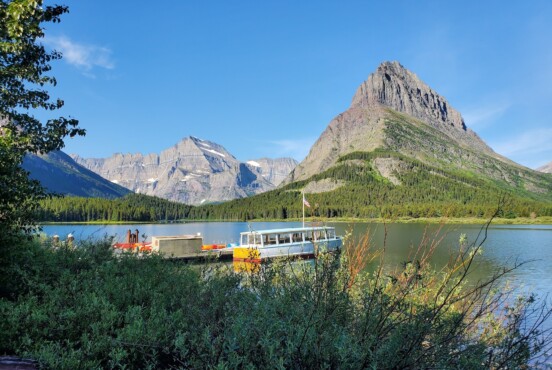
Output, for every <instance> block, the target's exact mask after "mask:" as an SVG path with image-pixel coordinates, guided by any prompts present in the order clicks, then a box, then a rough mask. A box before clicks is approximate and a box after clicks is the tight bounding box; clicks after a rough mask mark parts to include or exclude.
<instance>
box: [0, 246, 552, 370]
mask: <svg viewBox="0 0 552 370" xmlns="http://www.w3.org/2000/svg"><path fill="white" fill-rule="evenodd" d="M367 243H368V239H365V240H364V241H361V242H353V241H350V240H349V241H348V242H347V244H346V248H345V249H344V253H342V254H341V255H328V254H321V255H320V256H319V257H318V258H317V259H316V260H315V261H313V262H307V263H297V262H291V261H285V260H284V261H275V262H273V263H269V264H264V265H261V266H257V268H256V269H254V270H253V271H250V272H234V271H233V269H232V267H230V266H227V265H224V264H218V263H214V264H213V263H208V264H206V265H199V266H198V265H195V266H194V265H187V264H184V263H182V262H178V261H167V260H164V259H162V258H160V257H159V256H155V255H153V256H148V257H145V258H137V257H136V256H134V255H123V256H122V257H119V258H115V257H113V256H112V255H111V253H110V251H109V249H110V246H109V244H110V243H109V240H106V241H103V242H98V243H93V244H90V245H88V246H86V247H82V248H77V249H68V248H60V249H54V248H52V247H39V246H37V245H36V243H35V244H31V245H29V246H26V247H25V248H21V249H22V251H21V253H23V254H24V255H28V254H30V255H33V256H34V258H35V261H34V263H31V264H30V265H32V267H33V269H32V270H29V271H27V272H23V270H21V271H19V272H18V274H19V276H20V278H21V282H20V284H19V288H20V291H19V293H18V294H15V295H12V296H10V297H5V298H2V300H0V315H1V320H0V332H2V336H1V338H0V354H10V355H19V356H26V357H31V358H34V359H37V360H38V361H39V362H40V364H41V365H42V366H44V367H46V368H56V369H78V368H82V369H93V368H151V369H153V368H156V369H157V368H219V369H223V368H268V367H269V368H297V369H306V368H309V369H310V368H378V369H392V368H393V369H394V368H439V369H447V368H455V369H465V368H469V369H477V368H482V369H488V368H497V369H498V368H520V367H522V366H524V365H525V364H528V363H531V364H534V361H535V357H537V356H539V355H541V354H542V351H543V349H544V348H545V347H547V346H548V345H549V344H550V343H549V341H547V340H546V339H544V340H543V335H544V334H546V333H543V332H540V331H539V330H540V329H541V327H542V323H543V321H544V320H545V319H546V318H547V317H548V316H549V315H550V313H549V311H546V310H540V311H539V310H537V311H534V312H537V313H538V314H539V315H537V317H536V318H533V319H531V320H532V321H531V322H532V323H533V326H529V327H528V328H524V327H523V325H524V324H527V322H528V321H527V320H526V319H527V318H528V315H529V313H530V312H532V311H531V310H532V309H534V308H538V307H536V306H535V302H534V300H533V298H531V297H529V298H527V299H522V298H520V299H519V300H518V301H517V303H516V304H514V305H511V306H510V307H509V308H505V306H504V305H502V306H500V307H504V308H503V309H502V311H500V315H498V314H496V312H497V311H496V309H497V307H498V305H499V304H500V303H501V302H502V303H503V300H504V299H505V296H504V295H503V294H501V293H499V292H497V291H495V290H494V287H495V284H496V282H497V281H498V280H497V279H499V278H500V277H501V276H502V275H503V272H500V273H498V274H497V275H496V276H495V277H494V278H493V279H491V281H490V282H486V283H480V284H476V285H475V286H474V285H473V284H471V285H470V284H466V274H467V272H468V271H469V270H470V268H471V265H472V263H473V260H474V259H475V258H476V256H477V254H478V250H479V247H476V246H472V248H468V247H467V246H466V245H465V241H462V249H461V251H460V253H459V255H458V256H457V257H456V258H455V259H453V260H451V264H450V265H449V266H447V268H445V269H443V270H441V271H434V270H432V269H431V268H430V267H429V265H428V263H427V258H428V256H429V255H430V254H431V253H432V250H434V248H435V245H434V243H431V242H427V243H426V245H425V246H424V248H425V249H424V248H421V249H420V252H419V253H418V254H417V258H415V259H414V260H413V261H412V262H409V263H405V264H404V266H402V267H401V268H400V269H397V270H389V271H388V270H387V268H384V267H383V264H380V267H379V268H376V270H375V271H372V272H370V273H368V272H366V270H365V269H363V268H362V266H363V264H364V263H366V261H367V260H368V261H370V260H373V259H374V258H375V257H374V255H373V254H372V253H371V249H370V246H369V245H368V244H367ZM23 250H25V251H23ZM366 258H367V260H366ZM20 262H21V261H20ZM514 267H515V266H514ZM14 268H16V267H14ZM16 269H17V268H16ZM493 311H494V312H493ZM522 329H523V330H522ZM532 361H533V362H532Z"/></svg>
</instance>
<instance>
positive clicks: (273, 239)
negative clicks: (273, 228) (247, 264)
mask: <svg viewBox="0 0 552 370" xmlns="http://www.w3.org/2000/svg"><path fill="white" fill-rule="evenodd" d="M268 244H278V234H268Z"/></svg>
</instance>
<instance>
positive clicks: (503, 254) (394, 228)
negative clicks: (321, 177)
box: [43, 222, 552, 298]
mask: <svg viewBox="0 0 552 370" xmlns="http://www.w3.org/2000/svg"><path fill="white" fill-rule="evenodd" d="M328 224H329V225H331V226H335V227H336V231H337V233H338V235H344V234H345V233H346V232H347V231H351V232H352V235H353V236H354V237H356V238H359V237H360V236H362V235H364V234H365V233H366V232H370V235H372V244H373V245H374V246H375V247H376V248H378V249H379V248H382V246H383V240H384V234H385V231H387V240H386V253H385V264H386V266H389V267H394V266H399V265H400V264H401V263H403V262H405V261H409V260H412V259H413V256H412V253H413V252H412V251H413V249H416V247H417V246H418V245H419V244H420V240H421V239H422V238H423V236H424V234H426V235H433V234H434V233H435V232H436V231H437V230H438V229H439V226H438V225H428V226H425V225H422V224H388V225H386V226H384V225H382V224H370V223H360V222H359V223H355V224H347V223H328ZM299 226H301V223H300V222H250V223H247V222H191V223H183V224H138V225H46V226H44V227H43V231H44V232H45V233H46V234H48V235H54V234H57V235H59V236H60V239H62V240H63V239H65V238H66V236H67V234H69V233H72V234H73V235H74V236H75V239H76V240H82V239H90V238H92V239H94V238H96V239H97V238H101V237H103V236H105V235H113V236H115V239H116V240H118V241H123V240H124V237H125V235H126V231H127V230H128V229H131V230H132V231H134V230H135V229H138V230H139V232H140V235H141V240H142V235H143V237H145V239H146V240H148V241H149V240H151V237H152V236H159V235H182V234H197V233H201V235H202V236H203V238H204V243H205V244H213V243H230V242H233V243H237V242H238V240H239V234H240V232H243V231H248V230H249V229H252V230H262V229H271V228H282V227H299ZM480 231H481V226H479V225H446V226H444V227H443V229H442V230H441V233H440V235H442V236H443V240H442V241H441V243H440V245H439V247H438V248H437V249H436V251H435V253H434V255H433V257H432V259H431V260H430V261H431V263H432V264H434V265H435V266H436V267H440V266H443V265H445V264H446V263H447V261H448V259H449V256H450V252H451V251H456V250H458V244H459V243H458V240H459V238H460V235H461V234H465V235H466V236H467V238H468V242H474V241H475V240H476V238H477V235H478V234H479V233H480ZM516 261H517V262H522V261H531V262H529V263H527V264H525V265H523V266H521V267H519V268H518V269H517V270H515V271H514V272H512V273H511V274H510V275H509V278H508V281H509V283H510V284H511V286H513V287H516V288H518V289H520V290H521V291H525V292H533V293H535V294H537V295H538V296H539V297H541V298H542V297H545V296H546V295H550V296H552V272H551V269H550V267H551V266H552V225H493V226H491V227H490V228H489V229H488V236H487V240H486V241H485V243H484V244H483V254H482V255H481V256H480V257H479V258H478V263H477V265H476V266H475V269H474V273H473V274H472V275H471V279H472V280H474V281H475V280H478V279H482V278H486V277H489V276H490V275H491V274H492V273H493V272H494V271H497V270H498V269H502V268H503V267H508V266H511V265H512V264H514V263H515V262H516Z"/></svg>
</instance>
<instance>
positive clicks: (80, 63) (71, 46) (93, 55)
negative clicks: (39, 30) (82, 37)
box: [44, 36, 115, 76]
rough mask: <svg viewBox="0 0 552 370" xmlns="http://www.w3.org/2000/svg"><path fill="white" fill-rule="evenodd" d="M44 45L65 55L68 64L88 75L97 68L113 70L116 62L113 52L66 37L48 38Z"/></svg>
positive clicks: (64, 58)
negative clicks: (112, 55)
mask: <svg viewBox="0 0 552 370" xmlns="http://www.w3.org/2000/svg"><path fill="white" fill-rule="evenodd" d="M44 43H45V44H46V45H48V46H50V47H52V48H53V49H55V50H57V51H59V52H61V53H62V54H63V59H62V60H64V61H66V62H67V63H69V64H71V65H73V66H75V67H77V68H79V69H81V70H82V71H84V72H85V73H87V75H89V76H91V75H90V73H89V72H90V71H91V70H92V69H93V68H95V67H100V68H105V69H113V68H115V62H114V61H113V59H112V57H111V50H110V49H108V48H106V47H103V46H96V45H86V44H79V43H77V42H75V41H72V40H70V39H69V38H68V37H66V36H59V37H55V36H48V37H46V38H45V39H44Z"/></svg>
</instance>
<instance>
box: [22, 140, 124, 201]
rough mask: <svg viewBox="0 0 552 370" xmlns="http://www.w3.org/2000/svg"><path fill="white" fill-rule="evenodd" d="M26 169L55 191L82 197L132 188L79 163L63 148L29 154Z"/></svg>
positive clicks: (113, 195) (120, 193) (118, 193)
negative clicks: (111, 180) (106, 177)
mask: <svg viewBox="0 0 552 370" xmlns="http://www.w3.org/2000/svg"><path fill="white" fill-rule="evenodd" d="M22 167H23V169H25V170H26V171H28V172H29V174H30V175H29V176H30V178H32V179H35V180H38V181H39V182H40V183H41V184H42V186H43V187H44V188H45V189H46V190H47V191H48V192H51V193H56V194H64V195H73V196H81V197H101V198H108V199H109V198H118V197H121V196H124V195H126V194H128V193H130V191H129V190H128V189H125V188H123V187H122V186H119V185H117V184H113V183H111V182H110V181H108V180H106V179H104V178H103V177H101V176H99V175H97V174H96V173H94V172H93V171H90V170H88V169H86V168H84V167H83V166H81V165H79V164H78V163H76V162H75V161H74V160H73V159H72V158H71V157H70V156H68V155H67V154H66V153H64V152H62V151H53V152H50V153H47V154H40V155H37V154H27V155H26V156H25V158H24V159H23V163H22Z"/></svg>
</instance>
